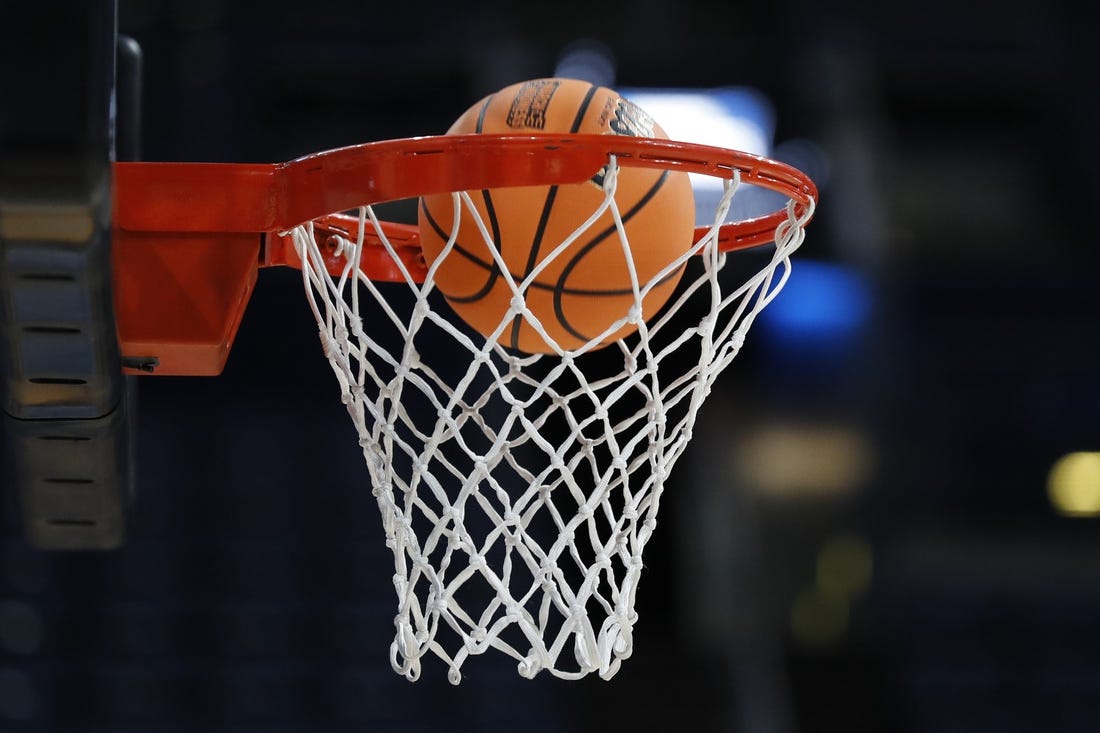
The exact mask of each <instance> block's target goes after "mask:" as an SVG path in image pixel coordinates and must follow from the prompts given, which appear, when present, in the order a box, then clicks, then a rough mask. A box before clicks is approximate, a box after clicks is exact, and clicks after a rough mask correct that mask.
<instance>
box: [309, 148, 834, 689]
mask: <svg viewBox="0 0 1100 733" xmlns="http://www.w3.org/2000/svg"><path fill="white" fill-rule="evenodd" d="M617 171H618V166H617V165H616V163H615V161H614V159H612V160H611V162H610V164H609V166H608V169H607V178H606V183H605V187H606V191H607V195H606V197H605V198H604V201H603V203H602V204H601V206H600V209H599V210H598V211H597V212H594V213H593V216H592V217H591V218H589V220H588V221H587V222H585V224H584V225H583V226H582V227H581V228H580V229H578V231H577V232H575V233H574V235H573V237H571V238H567V239H572V238H575V237H576V236H579V235H580V234H581V233H582V232H583V231H584V229H585V228H587V227H589V226H591V225H592V223H593V222H594V221H595V220H596V218H597V217H599V216H600V215H602V214H603V213H604V212H605V211H610V212H611V214H612V216H613V217H614V220H615V222H616V228H617V231H618V235H619V240H620V241H621V244H622V247H623V249H624V252H625V253H626V261H627V262H631V261H632V258H631V256H630V243H629V241H627V237H626V230H625V228H624V226H623V223H622V219H621V217H620V215H619V212H618V207H617V205H616V202H615V198H614V189H615V178H616V176H617ZM738 185H739V179H738V178H737V176H736V175H735V176H734V178H733V179H732V180H728V181H726V186H725V195H724V196H723V197H722V199H721V202H720V204H719V206H718V209H717V211H716V212H715V217H714V224H713V226H712V227H711V228H710V230H709V233H708V235H707V236H705V237H703V238H702V239H701V240H700V241H699V242H698V243H697V244H696V245H695V246H694V247H693V248H692V249H691V250H690V251H689V252H686V253H685V254H684V255H683V256H682V257H681V258H680V259H678V260H677V261H676V262H673V263H670V265H669V266H668V268H666V269H665V270H664V271H662V273H659V274H658V275H657V276H656V277H654V278H653V280H652V282H656V281H658V280H660V279H661V277H662V276H663V274H664V273H667V272H670V271H672V270H674V269H678V268H680V267H681V266H682V265H684V264H685V263H689V268H688V270H686V271H685V275H684V277H683V279H682V280H681V283H680V286H679V289H678V290H677V292H676V294H675V295H674V296H673V297H672V299H671V300H670V301H669V302H668V304H667V305H666V306H665V308H664V309H663V310H662V311H661V312H660V313H659V314H658V315H657V316H656V317H654V318H652V319H651V320H650V322H648V323H646V322H639V323H638V328H637V331H636V333H633V334H631V335H630V336H628V337H626V338H625V339H623V340H620V341H617V342H615V343H613V344H612V345H610V346H606V347H604V348H596V347H597V345H598V343H599V341H600V339H601V338H604V337H606V336H607V335H608V334H612V333H615V332H617V331H618V330H619V329H620V328H621V327H622V326H623V324H624V323H627V322H635V321H638V320H639V319H638V318H637V316H636V314H637V313H640V312H641V303H642V298H643V297H644V296H645V294H646V293H647V292H648V288H649V283H645V282H641V283H638V282H637V281H636V280H637V278H636V276H634V277H633V279H634V280H635V283H634V286H633V289H634V307H633V308H631V309H630V310H629V311H628V312H624V313H623V315H622V318H621V319H620V320H619V321H618V322H616V323H614V324H612V325H611V326H610V327H609V328H608V329H607V331H605V332H604V334H603V335H602V336H600V337H597V338H596V339H593V341H592V342H590V343H589V344H588V345H586V346H585V347H582V348H580V349H575V350H573V351H565V352H562V353H557V354H535V355H528V354H516V353H512V352H509V351H508V350H506V349H504V348H503V347H502V346H500V345H499V344H498V343H497V341H496V339H495V338H491V337H490V338H487V337H485V336H480V335H478V334H476V333H474V332H472V331H471V330H470V329H469V328H467V327H465V326H464V325H463V324H461V323H460V322H458V319H457V318H455V316H454V315H453V314H452V313H451V312H450V310H449V308H448V306H447V305H446V303H445V301H443V300H442V298H441V297H440V296H439V294H438V293H437V292H436V291H435V288H434V285H433V273H434V272H435V270H436V268H438V267H439V265H440V263H441V262H442V261H443V260H444V259H445V258H446V257H447V256H448V255H449V254H450V252H451V251H452V250H453V248H454V245H455V241H456V239H457V236H458V231H457V229H458V228H459V226H460V223H461V218H460V217H458V216H457V215H456V216H455V217H454V219H453V220H454V221H455V222H456V223H455V225H454V229H455V231H452V232H451V235H450V240H449V241H448V243H447V245H446V247H445V248H444V250H443V253H442V255H441V256H440V258H439V259H438V260H437V261H436V262H435V263H434V264H433V267H432V269H431V270H429V273H428V277H427V279H426V280H425V281H424V282H422V283H417V282H415V281H414V278H413V277H412V275H411V274H410V273H409V271H408V270H407V269H406V268H405V266H404V265H402V264H401V263H402V260H401V259H400V257H399V256H398V255H397V252H396V251H395V249H394V247H393V246H392V245H391V243H390V242H389V241H388V240H387V239H386V236H385V234H384V232H383V230H382V228H381V226H380V225H379V222H378V219H377V218H376V216H375V213H374V212H373V211H372V210H371V208H369V207H365V208H363V209H362V210H361V211H360V227H359V236H358V238H357V240H356V241H349V240H347V239H341V240H339V241H338V242H337V247H338V251H339V253H340V254H341V255H342V256H343V257H344V258H346V263H347V264H346V266H345V267H344V270H343V273H342V275H340V276H339V277H332V276H331V275H330V274H329V272H328V271H326V267H325V261H324V257H323V253H322V246H323V245H321V244H319V243H318V241H317V239H316V237H315V236H314V228H313V225H312V224H309V223H307V224H305V225H302V226H299V227H297V228H296V229H294V230H293V232H292V236H293V241H294V245H295V247H296V249H297V251H298V253H299V255H300V257H301V259H302V265H303V267H302V272H303V279H304V281H305V287H306V293H307V296H308V298H309V303H310V306H311V308H312V309H313V313H314V315H315V316H316V318H317V323H318V326H319V327H320V334H321V341H322V343H323V347H324V353H325V356H326V357H327V358H328V360H329V362H330V363H331V365H332V368H333V371H334V372H335V373H336V378H337V380H338V381H339V383H340V389H341V392H342V400H343V402H344V404H345V405H346V406H347V410H348V412H349V414H350V415H351V418H352V421H353V422H354V424H355V428H356V430H357V431H358V434H359V444H360V445H361V446H362V449H363V454H364V456H365V458H366V463H367V468H368V472H369V475H370V482H371V487H372V493H373V495H374V496H375V497H376V498H377V500H378V507H379V510H380V511H381V514H382V523H383V527H384V528H385V534H386V544H387V546H388V547H389V548H390V549H391V550H392V551H393V557H394V564H395V570H396V572H395V574H394V576H393V582H394V587H395V590H396V592H397V608H398V610H397V615H396V618H395V626H396V635H395V637H394V642H393V644H392V646H391V651H390V657H391V662H392V664H393V667H394V669H395V670H396V671H397V672H398V673H400V674H403V675H405V676H406V677H407V678H408V679H410V680H415V679H417V678H418V677H419V675H420V672H421V661H422V659H423V658H424V657H425V656H426V655H428V654H429V653H431V654H434V655H436V656H438V657H439V658H440V659H442V660H443V661H444V662H445V663H446V664H447V665H448V667H449V670H448V679H449V680H450V681H451V682H452V683H455V684H457V683H458V682H459V681H460V680H461V676H462V675H461V668H462V665H463V664H464V663H465V662H466V660H467V659H468V658H469V657H470V656H473V655H478V654H481V653H483V652H485V651H487V650H489V649H496V650H499V651H501V652H504V653H506V654H508V655H510V656H512V657H514V658H515V660H516V661H517V662H518V670H519V673H520V674H521V675H523V676H524V677H533V676H535V675H536V674H538V673H539V672H540V671H542V670H546V671H548V672H550V673H552V674H553V675H555V676H558V677H563V678H568V679H576V678H579V677H582V676H584V675H587V674H589V673H592V672H597V673H598V674H599V675H600V676H601V677H603V678H605V679H606V678H610V677H611V676H612V675H614V674H615V673H616V671H617V670H618V669H619V666H620V663H621V661H622V660H623V659H626V658H627V657H629V656H630V654H631V649H632V638H633V628H634V624H635V622H636V621H637V613H636V612H635V609H634V600H635V593H636V591H637V588H638V580H639V576H640V573H641V570H642V564H643V563H642V553H643V550H644V549H645V546H646V543H647V541H648V540H649V539H650V537H651V535H652V533H653V531H654V527H655V525H656V517H657V511H658V507H659V504H660V499H661V494H662V489H663V487H664V484H665V480H666V478H667V477H668V475H669V472H670V471H671V470H672V467H673V465H674V464H675V462H676V460H677V458H679V456H680V455H681V454H682V453H683V451H684V448H685V446H686V444H687V442H688V440H690V438H691V431H692V425H693V424H694V422H695V418H696V414H697V412H698V410H699V407H700V405H701V404H702V402H703V400H704V398H705V397H706V396H707V395H708V393H709V392H710V389H711V385H712V384H713V382H714V380H715V378H716V376H717V375H718V374H719V373H720V372H721V371H722V370H723V369H724V368H725V367H726V366H727V365H729V363H730V362H731V361H732V360H733V359H734V357H736V356H737V353H738V351H739V350H740V349H741V346H742V343H743V342H744V338H745V334H746V333H747V331H748V330H749V327H750V326H751V325H752V322H753V320H754V319H755V318H756V316H757V314H758V313H759V312H760V311H761V310H762V309H763V308H764V307H765V306H766V305H767V304H768V302H769V301H770V300H771V299H772V298H774V297H775V295H776V293H778V291H779V289H780V288H781V287H782V286H783V284H784V283H785V282H786V280H787V277H788V276H789V273H790V260H789V257H790V255H791V254H792V253H793V252H794V251H795V250H796V249H797V248H798V247H799V245H800V244H801V243H802V240H803V237H804V231H803V227H804V225H805V224H806V222H807V221H808V220H809V218H810V216H811V215H812V201H811V205H810V207H809V208H808V210H807V211H805V212H804V213H803V214H802V215H801V216H796V208H795V206H794V203H793V202H791V203H790V204H789V205H788V207H787V218H786V220H785V221H783V223H782V224H780V226H779V227H778V229H777V230H776V233H775V242H776V245H775V249H774V253H773V254H772V256H771V258H770V261H768V262H767V264H766V266H764V267H763V268H762V269H761V270H760V271H759V272H757V273H756V274H754V275H753V276H752V277H750V278H749V279H748V281H747V282H744V283H743V284H741V285H739V286H737V287H735V288H733V289H731V288H729V287H726V286H724V285H723V283H722V279H721V278H720V277H719V276H720V273H721V271H722V269H723V266H724V264H725V261H726V255H725V254H723V253H721V252H719V248H718V246H717V236H718V229H719V226H720V224H721V223H722V222H723V221H724V219H725V217H726V214H727V211H728V209H729V206H730V201H731V199H732V197H733V195H734V192H735V191H736V189H737V187H738ZM453 200H454V205H455V207H456V208H455V212H456V214H457V212H458V208H457V207H460V206H461V207H465V208H466V210H467V211H469V212H470V213H471V215H472V216H474V217H477V212H476V209H475V207H474V205H473V203H472V201H471V200H470V198H469V196H468V195H467V194H465V193H455V194H454V195H453ZM367 227H373V229H374V232H375V234H377V235H378V237H379V238H380V240H381V243H382V247H384V248H385V249H386V250H387V251H388V252H389V254H390V255H391V256H392V257H393V260H394V263H395V264H396V266H398V267H399V268H400V269H401V272H402V273H403V275H404V280H405V282H404V284H400V283H398V284H393V283H389V284H379V283H374V282H372V281H370V280H369V279H367V278H366V277H365V276H364V275H363V274H362V272H361V271H360V270H359V268H358V264H357V263H359V262H360V257H361V254H362V251H363V248H364V246H365V245H364V241H363V235H362V232H363V231H364V230H365V229H366V228H367ZM478 228H479V230H480V236H482V237H483V238H485V240H486V242H487V244H490V243H491V239H489V234H488V233H487V231H486V227H485V226H484V223H480V222H479V224H478ZM567 244H568V241H566V242H562V243H561V245H560V246H559V247H557V248H556V249H555V251H554V252H553V253H551V254H550V255H548V259H549V258H553V257H554V256H557V255H558V254H559V253H560V252H561V251H562V250H563V249H564V248H565V246H566V245H567ZM495 256H497V257H498V262H497V264H498V267H499V268H500V270H501V271H502V273H503V274H504V277H505V278H506V280H507V282H508V283H509V287H510V288H511V289H512V292H513V295H514V296H517V297H513V299H512V310H511V311H509V312H507V313H502V314H501V329H504V328H505V327H506V325H508V324H511V323H512V321H513V320H514V317H515V316H516V315H519V316H521V317H523V318H524V319H525V320H526V321H527V322H528V323H530V324H531V326H532V327H533V328H534V329H536V330H537V331H538V332H539V334H540V335H541V336H542V337H543V338H544V339H545V340H546V341H547V343H551V342H552V338H551V336H550V335H549V334H547V333H546V331H545V330H544V329H543V328H542V326H541V324H540V323H539V322H538V319H537V318H536V317H535V314H533V313H532V312H530V311H529V310H528V309H527V308H526V304H525V301H524V299H523V296H524V293H525V291H526V289H527V288H528V287H529V286H530V284H531V280H532V278H530V277H528V278H526V279H524V280H521V281H519V282H517V281H516V279H515V278H513V277H512V276H510V275H508V268H507V267H506V266H504V263H503V262H502V261H501V260H500V259H499V253H498V254H497V255H495ZM365 321H366V322H365ZM499 332H500V331H498V333H499Z"/></svg>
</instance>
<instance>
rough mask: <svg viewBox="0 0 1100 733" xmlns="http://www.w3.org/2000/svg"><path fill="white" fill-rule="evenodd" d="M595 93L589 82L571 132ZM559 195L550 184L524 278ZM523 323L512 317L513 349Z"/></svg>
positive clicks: (534, 260) (535, 259)
mask: <svg viewBox="0 0 1100 733" xmlns="http://www.w3.org/2000/svg"><path fill="white" fill-rule="evenodd" d="M595 94H596V85H595V84H589V85H588V91H587V92H585V95H584V99H582V100H581V103H580V105H578V107H577V114H576V116H575V117H574V118H573V124H572V125H570V126H569V133H570V134H573V133H575V132H576V131H577V130H579V129H580V127H581V123H582V122H583V121H584V116H585V114H587V113H588V107H589V105H591V104H592V97H593V96H595ZM557 195H558V187H557V184H555V185H552V186H550V187H549V189H547V191H546V201H545V203H543V205H542V215H541V216H540V217H539V224H538V227H537V228H536V229H535V236H534V239H533V240H532V241H531V248H530V249H529V250H528V252H527V265H526V266H525V267H524V268H523V277H524V279H526V278H527V276H528V275H530V274H531V271H532V270H534V269H535V265H536V264H538V259H539V250H540V249H541V248H542V238H543V236H544V235H545V234H546V227H547V225H548V224H549V223H550V212H551V211H552V210H553V208H554V199H555V198H557ZM522 323H523V315H522V314H520V313H517V314H516V316H515V318H513V319H512V334H511V344H512V348H513V349H519V330H520V326H521V325H522Z"/></svg>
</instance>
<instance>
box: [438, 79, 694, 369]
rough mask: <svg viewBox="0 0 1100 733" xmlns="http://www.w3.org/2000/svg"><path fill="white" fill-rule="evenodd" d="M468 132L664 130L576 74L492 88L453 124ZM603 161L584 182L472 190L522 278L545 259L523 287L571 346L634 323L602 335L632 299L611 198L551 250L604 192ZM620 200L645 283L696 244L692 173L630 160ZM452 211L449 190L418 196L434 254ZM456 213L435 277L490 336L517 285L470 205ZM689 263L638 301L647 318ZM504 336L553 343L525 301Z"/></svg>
mask: <svg viewBox="0 0 1100 733" xmlns="http://www.w3.org/2000/svg"><path fill="white" fill-rule="evenodd" d="M464 133H486V134H527V133H596V134H604V135H630V136H636V137H657V138H667V137H668V136H667V135H666V134H665V132H664V130H662V129H661V127H660V126H659V125H658V124H657V123H656V122H655V121H654V120H653V119H652V118H651V117H650V116H649V115H648V114H646V113H645V112H644V111H643V110H642V109H640V108H639V107H638V106H637V105H635V104H633V103H632V102H630V101H629V100H627V99H625V98H623V97H621V96H619V94H617V93H616V92H614V91H612V90H611V89H607V88H605V87H597V86H594V85H592V84H589V83H587V82H583V81H576V80H572V79H535V80H532V81H525V82H521V83H519V84H514V85H512V86H509V87H507V88H505V89H502V90H501V91H499V92H497V93H495V94H491V95H489V96H488V97H486V98H484V99H482V100H481V101H479V102H478V103H477V104H475V105H473V106H472V107H470V109H468V110H467V111H466V112H465V113H464V114H463V115H462V116H461V117H459V118H458V120H456V121H455V123H454V124H453V125H451V128H450V129H449V130H448V131H447V134H449V135H455V134H464ZM602 173H603V171H601V172H600V173H598V174H597V175H596V176H594V177H593V178H592V179H591V180H589V181H585V182H583V183H577V184H568V185H550V186H523V187H515V188H498V189H493V190H485V191H470V192H468V193H469V194H470V197H471V200H472V201H473V203H474V206H475V207H476V209H477V212H478V215H479V216H480V217H481V220H482V221H483V222H484V224H485V228H486V230H487V231H488V233H489V235H490V236H491V239H492V242H493V246H495V247H496V248H497V249H498V251H499V252H500V254H501V259H502V260H503V262H504V264H505V266H506V267H507V269H508V273H509V274H510V275H511V277H512V278H513V279H514V280H515V282H516V283H517V285H518V284H519V283H521V281H523V279H524V278H526V277H527V276H528V275H530V274H531V273H532V272H533V271H534V270H535V268H537V267H538V266H540V265H545V267H544V269H542V270H541V271H540V272H539V273H538V274H537V276H536V277H535V279H534V281H533V282H532V283H531V285H530V287H529V288H528V289H527V291H526V292H525V293H523V296H524V300H525V304H526V307H527V309H528V310H529V311H530V313H531V315H533V316H534V318H536V319H537V320H538V321H539V322H540V323H541V325H542V327H543V328H544V329H545V331H546V333H547V335H548V336H549V337H550V338H551V339H552V340H553V341H556V342H557V344H558V346H559V347H560V348H562V349H564V350H570V349H576V348H579V347H580V346H582V345H584V344H586V343H588V342H589V341H592V340H593V339H596V338H599V339H600V340H599V341H598V345H599V346H605V345H607V344H610V343H612V342H614V341H616V340H618V339H621V338H623V337H625V336H628V335H629V334H631V333H633V332H634V331H635V330H637V328H638V324H637V323H630V322H627V323H625V324H624V325H622V326H621V327H619V328H617V329H616V330H615V331H613V332H611V333H609V334H606V335H603V334H604V332H605V331H607V330H608V329H609V328H611V327H612V326H613V325H614V324H615V322H616V321H618V320H620V319H623V318H626V317H627V316H628V315H629V314H630V309H631V307H632V306H633V305H634V295H633V290H632V287H631V277H630V270H629V263H628V261H627V258H626V254H625V252H624V249H623V246H622V242H621V241H620V238H619V236H618V232H617V231H616V228H615V220H614V218H613V215H612V213H611V211H610V209H608V210H607V211H605V212H604V213H603V214H602V215H601V217H600V218H599V219H598V220H596V222H595V223H594V224H593V225H592V226H591V227H589V228H588V229H586V230H585V232H584V233H583V234H582V235H581V236H580V237H579V238H577V239H576V240H575V241H573V242H572V243H571V244H570V245H569V246H568V248H567V249H565V250H564V252H562V253H561V254H559V255H558V256H556V257H554V258H553V259H551V260H549V261H546V262H544V260H546V259H547V258H548V257H549V255H550V254H551V253H552V252H553V251H554V250H555V249H556V248H557V247H558V246H559V245H560V244H561V243H562V242H563V241H565V239H566V238H568V237H569V236H570V235H571V234H572V233H573V232H574V231H575V230H576V229H577V228H578V227H579V226H580V225H581V224H583V223H584V222H585V221H586V220H587V219H588V218H589V217H590V216H591V215H592V214H593V213H595V211H596V210H597V208H598V207H599V206H600V204H601V203H602V202H603V200H604V198H605V189H604V188H603V185H604V180H603V175H602ZM615 202H616V204H617V206H618V209H619V212H620V215H621V217H622V221H623V225H624V228H625V231H626V233H627V238H628V240H629V242H630V250H631V253H632V254H631V257H632V260H633V264H634V268H635V270H636V272H637V277H638V283H639V286H640V287H641V288H644V287H645V285H646V284H647V282H649V281H650V280H651V279H653V278H655V277H656V276H658V275H661V273H662V271H663V270H664V269H665V268H666V267H667V266H668V265H669V264H670V263H672V262H673V261H674V260H675V259H676V258H677V257H679V256H681V255H682V254H683V253H684V252H686V251H687V250H688V249H689V248H690V247H691V246H692V238H693V233H694V225H695V204H694V199H693V197H692V191H691V183H690V180H689V179H688V176H687V174H686V173H677V172H671V171H666V170H655V169H648V168H626V167H623V168H620V170H619V172H618V182H617V187H616V192H615ZM453 217H454V204H453V199H452V197H451V195H450V194H441V195H433V196H424V197H423V198H422V199H421V201H420V211H419V230H420V238H421V247H422V249H423V251H424V256H425V258H426V260H427V261H428V264H429V265H432V264H434V263H435V261H436V259H437V258H438V257H439V255H440V253H441V252H442V251H443V249H444V247H445V246H446V244H447V241H448V238H449V236H450V234H451V231H452V228H453V224H454V218H453ZM460 217H461V218H460V220H459V234H458V238H457V240H456V242H455V247H454V249H453V250H452V251H451V252H450V253H449V255H448V256H447V258H446V259H445V260H444V261H443V262H441V263H440V265H439V267H438V269H437V270H436V272H435V283H436V287H437V288H438V289H439V290H440V291H441V292H442V293H443V295H444V296H445V297H446V299H447V301H448V303H449V304H450V306H451V307H452V308H453V309H454V311H455V312H456V313H457V314H458V315H459V316H460V317H461V318H462V319H463V320H464V321H465V322H466V323H467V324H469V325H470V326H471V327H472V328H473V329H475V330H476V331H478V332H480V333H482V334H483V335H486V336H490V335H492V333H493V332H494V331H495V330H496V329H497V328H498V327H499V326H500V324H501V321H502V320H504V319H505V318H506V317H507V316H508V314H509V308H511V307H512V303H513V293H512V290H511V288H510V287H509V285H508V283H507V281H506V279H505V278H504V276H503V275H504V273H503V271H502V268H501V266H500V265H499V264H498V263H497V262H496V260H495V259H494V257H493V254H492V251H491V250H490V248H489V246H488V245H487V244H486V241H485V237H483V236H482V234H481V233H480V232H479V230H478V227H477V223H476V219H475V217H473V216H472V215H471V214H470V212H469V211H468V210H467V209H466V208H465V206H463V207H462V209H461V214H460ZM682 272H683V267H682V266H681V267H680V268H677V269H675V270H673V271H672V272H670V273H664V274H663V275H661V278H660V281H659V282H657V283H656V284H655V285H654V286H653V288H652V289H651V290H650V291H649V292H648V294H646V296H645V297H644V299H643V301H642V309H641V310H642V312H641V317H642V318H643V319H646V320H648V319H650V318H651V317H652V316H653V315H654V314H656V313H657V312H658V311H659V310H660V309H661V307H662V306H663V305H664V304H665V302H666V301H667V300H668V299H669V298H670V297H671V296H672V293H673V292H674V290H675V289H676V285H677V283H678V282H679V280H680V275H681V274H682ZM601 335H602V337H601ZM498 342H499V343H500V344H501V345H503V346H505V347H507V348H510V349H512V350H514V351H518V352H523V353H548V352H553V351H555V349H554V347H553V346H552V345H551V344H550V343H548V342H547V340H546V339H544V338H543V337H542V335H541V334H539V333H538V331H537V330H536V329H535V328H534V327H533V326H532V324H531V323H530V322H529V320H528V318H526V317H524V314H522V313H520V314H514V315H513V316H512V317H511V319H510V322H509V324H508V325H507V326H506V327H505V328H504V330H503V332H502V333H501V334H500V335H499V338H498Z"/></svg>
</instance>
